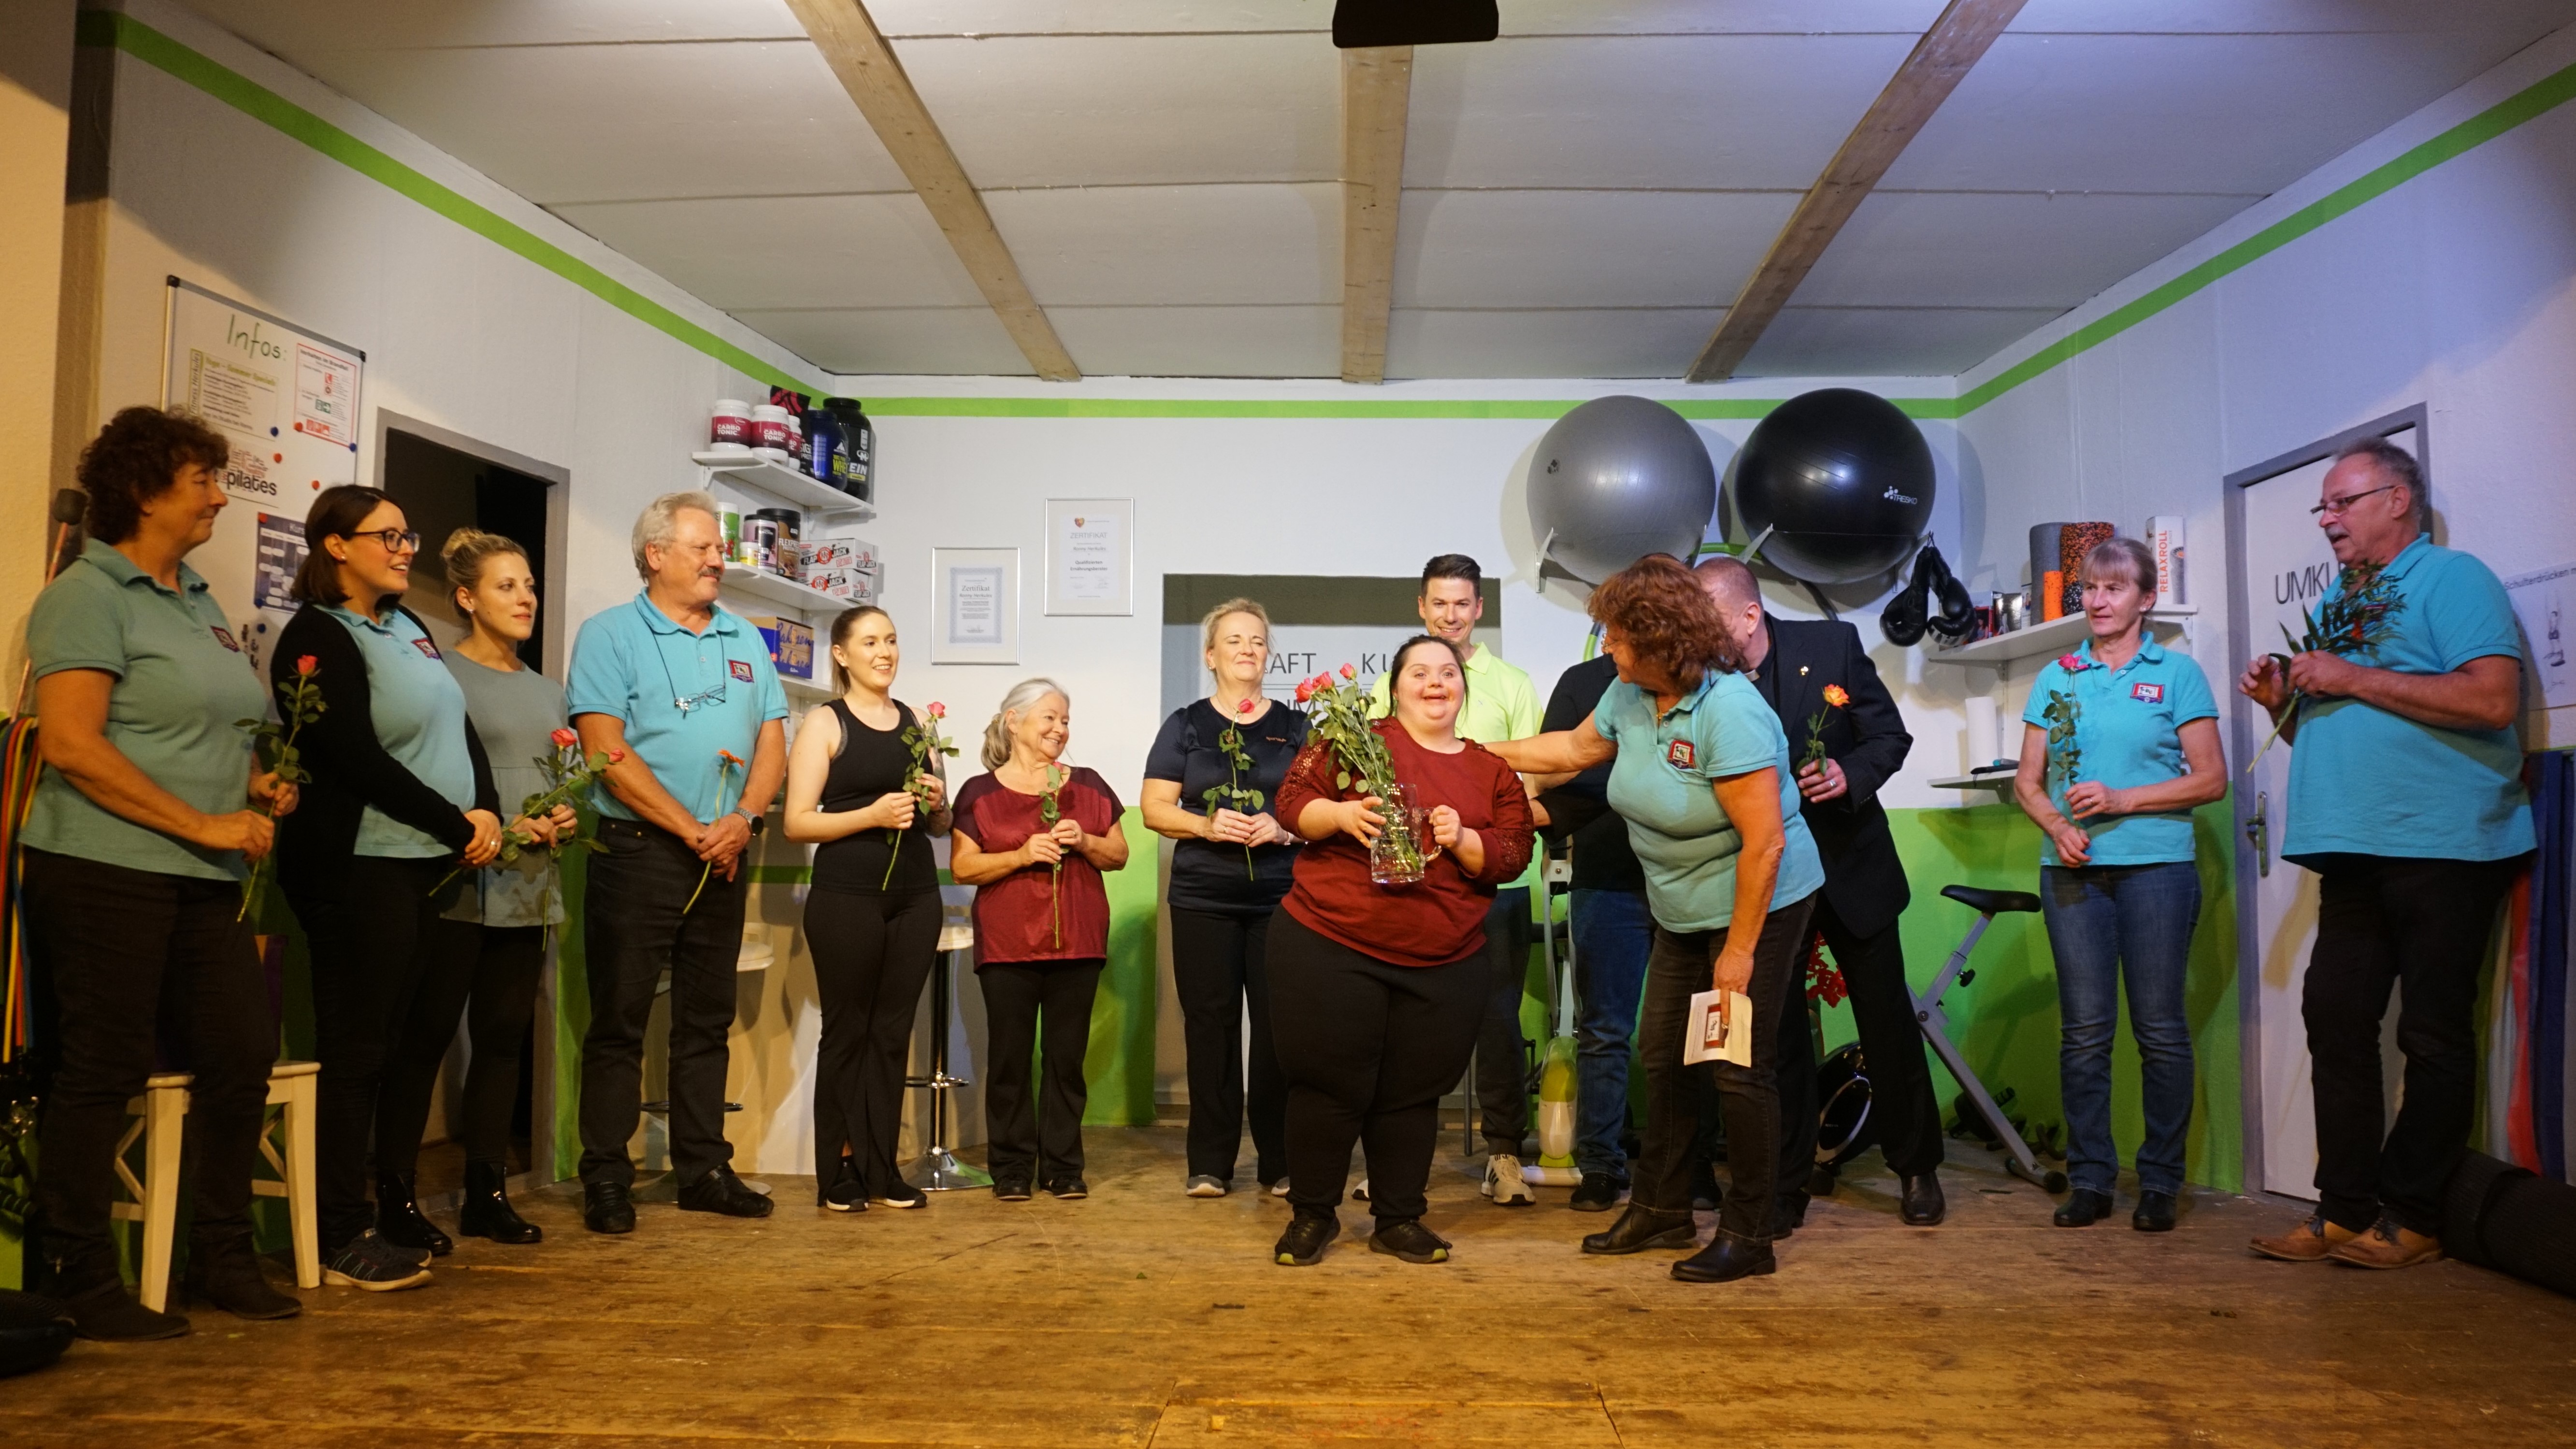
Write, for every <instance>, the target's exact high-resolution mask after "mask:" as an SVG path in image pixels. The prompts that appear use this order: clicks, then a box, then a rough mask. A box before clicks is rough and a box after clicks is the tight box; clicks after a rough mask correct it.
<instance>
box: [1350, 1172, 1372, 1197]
mask: <svg viewBox="0 0 2576 1449" xmlns="http://www.w3.org/2000/svg"><path fill="white" fill-rule="evenodd" d="M1351 1201H1353V1202H1367V1201H1368V1179H1367V1178H1365V1177H1363V1178H1361V1179H1360V1185H1359V1186H1357V1187H1355V1188H1352V1189H1351Z"/></svg>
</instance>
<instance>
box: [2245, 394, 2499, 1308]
mask: <svg viewBox="0 0 2576 1449" xmlns="http://www.w3.org/2000/svg"><path fill="white" fill-rule="evenodd" d="M2315 511H2316V514H2317V519H2318V523H2319V526H2321V527H2322V528H2324V529H2325V533H2326V539H2327V541H2328V542H2330V543H2331V544H2332V545H2333V546H2334V553H2335V559H2336V561H2337V562H2339V563H2341V564H2342V565H2343V566H2344V568H2345V570H2346V572H2345V574H2344V575H2343V577H2342V578H2341V579H2339V580H2338V581H2337V583H2336V584H2335V586H2334V587H2333V588H2331V589H2329V590H2327V592H2326V595H2325V597H2324V598H2323V599H2322V600H2320V602H2319V613H2320V616H2321V617H2322V616H2323V615H2324V613H2325V611H2326V609H2327V607H2328V606H2330V605H2331V604H2332V602H2333V601H2334V600H2335V599H2337V598H2338V597H2340V596H2341V595H2342V594H2343V592H2344V591H2345V590H2346V589H2348V588H2353V587H2356V586H2362V587H2369V588H2372V589H2373V590H2375V591H2376V592H2377V593H2378V594H2379V597H2380V598H2381V599H2382V600H2384V601H2385V602H2386V605H2387V610H2386V613H2385V614H2384V616H2383V618H2384V620H2385V630H2384V637H2383V638H2382V639H2381V640H2380V641H2379V643H2378V644H2377V646H2376V647H2375V648H2373V649H2366V650H2360V651H2356V652H2355V654H2354V656H2353V657H2346V656H2344V655H2340V654H2336V653H2331V652H2328V651H2324V650H2318V651H2313V652H2309V653H2303V654H2300V655H2298V656H2297V657H2295V658H2293V659H2292V660H2291V661H2290V667H2289V668H2288V669H2287V670H2286V671H2285V670H2283V669H2282V668H2281V667H2280V666H2279V665H2278V664H2277V663H2276V662H2275V661H2273V660H2272V659H2270V658H2258V659H2256V660H2255V661H2254V662H2253V663H2252V664H2251V665H2250V666H2248V667H2247V668H2246V671H2245V674H2244V677H2243V678H2242V679H2240V680H2239V681H2238V682H2237V688H2238V689H2240V690H2242V691H2243V692H2244V694H2245V695H2246V696H2247V697H2248V698H2250V699H2252V700H2254V701H2255V702H2256V703H2258V704H2260V705H2262V706H2263V707H2264V708H2265V709H2267V710H2269V711H2271V713H2272V716H2273V718H2274V719H2276V720H2279V721H2280V722H2281V724H2282V730H2281V735H2282V738H2283V740H2285V741H2289V742H2292V743H2293V745H2294V748H2295V751H2296V752H2295V753H2294V754H2292V755H2291V757H2290V815H2289V837H2288V840H2287V842H2286V844H2285V846H2284V848H2283V849H2282V851H2281V854H2282V856H2283V857H2284V858H2285V859H2288V860H2293V861H2296V862H2298V863H2299V864H2300V865H2303V866H2305V867H2307V868H2308V869H2310V870H2313V871H2315V872H2317V874H2318V876H2319V877H2320V881H2319V887H2320V889H2319V895H2318V902H2317V944H2316V950H2315V952H2314V954H2312V955H2311V956H2310V957H2309V958H2308V976H2307V981H2306V984H2305V987H2304V988H2303V991H2302V994H2301V1015H2302V1016H2303V1017H2304V1018H2305V1020H2306V1022H2307V1028H2308V1054H2309V1056H2310V1057H2311V1058H2313V1065H2312V1067H2311V1071H2310V1082H2311V1083H2312V1085H2313V1087H2314V1089H2315V1095H2316V1113H2317V1118H2316V1121H2317V1179H2316V1181H2317V1212H2316V1214H2315V1215H2314V1216H2312V1217H2311V1218H2309V1219H2308V1221H2307V1222H2305V1223H2302V1224H2301V1225H2299V1226H2298V1227H2296V1228H2293V1229H2291V1230H2290V1231H2289V1232H2286V1233H2283V1234H2281V1235H2280V1236H2279V1237H2276V1238H2258V1239H2256V1240H2255V1243H2254V1247H2255V1250H2256V1251H2257V1252H2261V1253H2264V1254H2267V1255H2269V1256H2271V1257H2275V1258H2284V1259H2288V1260H2290V1261H2293V1262H2309V1261H2317V1260H2322V1259H2325V1258H2329V1257H2331V1258H2336V1259H2340V1260H2342V1261H2344V1262H2348V1263H2355V1264H2359V1265H2360V1266H2363V1267H2368V1268H2402V1267H2406V1266H2408V1265H2410V1264H2414V1263H2421V1262H2425V1261H2427V1260H2430V1259H2433V1258H2438V1257H2440V1256H2441V1253H2442V1245H2441V1242H2440V1239H2439V1236H2438V1234H2439V1232H2440V1229H2441V1216H2442V1193H2443V1188H2444V1185H2445V1184H2446V1183H2447V1182H2448V1181H2449V1178H2450V1175H2451V1169H2452V1168H2453V1167H2454V1166H2455V1165H2456V1164H2457V1163H2458V1161H2459V1157H2460V1153H2461V1151H2462V1150H2463V1147H2464V1145H2465V1144H2466V1142H2467V1141H2468V1135H2469V1124H2470V1119H2471V1115H2472V1113H2473V1112H2474V1110H2475V1105H2476V1101H2477V1090H2478V1050H2479V1048H2478V1036H2477V1028H2476V1022H2475V1019H2474V1018H2475V1012H2476V1005H2477V994H2478V967H2479V965H2480V963H2481V961H2482V960H2483V959H2484V957H2485V954H2486V945H2487V937H2488V932H2489V931H2490V930H2491V929H2492V927H2493V925H2494V923H2495V913H2496V907H2497V905H2498V903H2499V902H2500V901H2501V900H2502V899H2503V896H2504V893H2505V891H2506V889H2507V888H2508V887H2509V886H2510V885H2511V884H2512V882H2513V878H2514V876H2515V874H2516V873H2517V872H2518V871H2519V870H2520V869H2521V868H2522V866H2523V864H2524V863H2525V858H2526V857H2527V856H2529V854H2530V853H2531V850H2532V846H2533V837H2532V829H2531V802H2530V800H2529V799H2528V798H2527V797H2526V796H2525V795H2524V793H2523V788H2522V750H2521V746H2520V744H2519V742H2518V741H2517V740H2516V738H2515V735H2514V723H2515V719H2516V716H2517V715H2519V714H2520V712H2521V707H2522V646H2521V639H2520V636H2519V635H2518V634H2517V633H2516V632H2515V629H2514V619H2513V609H2512V606H2511V605H2510V603H2509V602H2508V601H2507V600H2506V597H2505V591H2504V585H2503V584H2502V583H2500V582H2499V581H2498V580H2497V579H2496V576H2495V574H2494V572H2493V571H2491V570H2489V569H2488V568H2487V566H2486V565H2485V564H2483V563H2480V562H2479V561H2478V560H2477V559H2475V558H2472V557H2471V556H2469V555H2468V554H2464V553H2455V552H2453V551H2452V550H2450V549H2447V548H2438V547H2435V546H2434V544H2433V542H2432V535H2431V534H2430V533H2429V532H2427V531H2426V530H2427V529H2428V528H2429V527H2430V526H2431V509H2430V507H2429V506H2428V503H2427V500H2426V498H2425V494H2424V482H2423V475H2422V473H2421V471H2420V470H2419V469H2418V468H2417V466H2416V462H2415V459H2414V458H2413V457H2412V456H2410V455H2409V454H2407V453H2406V452H2404V451H2403V450H2401V449H2399V448H2396V447H2394V446H2392V445H2390V444H2389V443H2387V442H2384V441H2382V440H2379V439H2376V438H2373V439H2367V440H2365V441H2362V442H2357V443H2354V444H2352V445H2351V446H2349V447H2347V448H2345V449H2344V450H2343V451H2342V452H2341V453H2339V454H2337V455H2336V458H2335V462H2334V465H2333V466H2332V467H2331V468H2330V469H2328V470H2327V472H2326V476H2325V481H2324V483H2323V485H2322V487H2321V489H2320V497H2319V499H2318V503H2317V507H2316V510H2315ZM2355 569H2363V570H2369V569H2377V570H2378V571H2379V572H2378V579H2377V582H2376V583H2371V582H2370V581H2369V580H2368V579H2367V577H2366V576H2364V577H2361V578H2356V576H2355V574H2354V573H2353V572H2352V571H2353V570H2355ZM2294 695H2296V696H2300V697H2301V698H2300V699H2299V701H2298V703H2297V705H2296V708H2295V710H2294V709H2293V708H2292V702H2293V696H2294ZM2392 986H2402V988H2403V989H2402V991H2401V992H2400V999H2401V1002H2402V1005H2401V1007H2400V1011H2399V1016H2398V1023H2397V1041H2398V1046H2399V1048H2400V1049H2401V1050H2403V1051H2404V1053H2405V1055H2406V1089H2405V1100H2404V1103H2403V1105H2402V1106H2400V1108H2399V1109H2398V1113H2397V1120H2396V1122H2395V1123H2394V1124H2393V1125H2390V1124H2388V1123H2387V1122H2386V1119H2385V1116H2384V1113H2385V1108H2384V1106H2383V1102H2384V1098H2383V1097H2382V1095H2381V1085H2380V1074H2379V1051H2380V1047H2379V1042H2380V1019H2381V1017H2382V1016H2383V1015H2385V1014H2386V1012H2387V1010H2388V994H2389V990H2390V988H2391V987H2392Z"/></svg>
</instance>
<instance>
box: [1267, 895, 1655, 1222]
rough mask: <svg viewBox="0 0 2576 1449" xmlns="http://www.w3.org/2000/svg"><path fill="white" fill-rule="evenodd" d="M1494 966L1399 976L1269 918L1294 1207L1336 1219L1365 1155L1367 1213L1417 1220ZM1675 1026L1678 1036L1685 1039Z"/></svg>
mask: <svg viewBox="0 0 2576 1449" xmlns="http://www.w3.org/2000/svg"><path fill="white" fill-rule="evenodd" d="M1491 967H1492V962H1491V960H1490V958H1489V957H1487V956H1485V955H1483V954H1482V953H1479V954H1477V955H1474V956H1469V957H1467V958H1465V959H1464V960H1459V961H1452V962H1450V963H1449V964H1448V965H1446V966H1396V965H1391V964H1389V963H1387V962H1384V961H1380V960H1378V959H1377V958H1376V957H1374V956H1370V955H1366V954H1364V953H1362V952H1358V951H1354V950H1352V949H1351V948H1350V947H1348V946H1345V945H1342V944H1341V943H1340V942H1338V941H1334V940H1330V939H1328V938H1326V937H1324V936H1322V935H1319V934H1317V933H1316V932H1315V931H1313V930H1310V929H1308V928H1307V926H1306V925H1305V923H1304V922H1302V921H1299V920H1298V919H1297V918H1296V917H1294V916H1292V915H1290V914H1288V912H1287V911H1285V910H1284V909H1283V910H1281V911H1279V912H1277V913H1276V914H1274V915H1273V916H1272V917H1271V918H1270V1029H1271V1032H1272V1034H1273V1039H1274V1041H1275V1043H1276V1045H1277V1046H1278V1049H1279V1065H1280V1067H1281V1069H1282V1070H1284V1071H1285V1072H1286V1073H1287V1075H1288V1184H1289V1185H1288V1201H1289V1202H1291V1203H1293V1204H1295V1205H1296V1206H1298V1207H1300V1208H1323V1209H1330V1208H1332V1207H1335V1206H1336V1205H1338V1204H1339V1203H1340V1202H1341V1200H1342V1188H1343V1185H1344V1184H1345V1183H1347V1182H1348V1181H1349V1180H1350V1172H1351V1148H1352V1146H1353V1145H1354V1144H1357V1145H1359V1146H1361V1147H1363V1148H1365V1149H1366V1151H1367V1153H1368V1179H1369V1211H1370V1212H1371V1213H1372V1214H1374V1215H1375V1216H1377V1217H1378V1218H1380V1219H1383V1220H1386V1221H1390V1222H1392V1221H1396V1220H1399V1219H1404V1218H1418V1217H1420V1216H1422V1214H1423V1211H1424V1209H1425V1208H1426V1207H1427V1206H1428V1203H1427V1201H1426V1199H1425V1196H1424V1193H1425V1191H1426V1189H1427V1188H1428V1187H1429V1185H1430V1181H1431V1151H1432V1144H1433V1140H1434V1139H1435V1138H1437V1137H1438V1136H1439V1135H1440V1094H1441V1093H1443V1092H1445V1091H1447V1090H1449V1088H1451V1087H1452V1086H1454V1085H1456V1084H1457V1081H1458V1078H1459V1077H1460V1076H1461V1075H1462V1074H1464V1073H1465V1071H1466V1070H1467V1057H1468V1055H1469V1054H1470V1053H1471V1052H1473V1051H1474V1050H1475V1047H1476V1030H1477V1027H1478V1025H1479V1024H1480V1023H1481V1022H1482V1021H1483V1020H1484V1012H1485V1006H1486V1003H1487V1001H1488V1000H1489V999H1490V998H1491V994H1492V993H1491V991H1490V989H1489V988H1490V985H1491V981H1492V970H1491ZM1679 1029H1680V1028H1678V1027H1676V1028H1675V1030H1676V1031H1678V1030H1679Z"/></svg>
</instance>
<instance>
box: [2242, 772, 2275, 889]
mask: <svg viewBox="0 0 2576 1449" xmlns="http://www.w3.org/2000/svg"><path fill="white" fill-rule="evenodd" d="M2271 806H2272V797H2271V796H2270V795H2269V794H2267V793H2265V792H2263V791H2260V790H2257V791H2255V792H2254V813H2253V814H2252V815H2250V816H2248V817H2247V818H2246V821H2245V840H2246V843H2247V844H2249V845H2251V846H2253V847H2254V874H2256V875H2257V876H2260V877H2263V878H2264V879H2267V880H2268V879H2270V878H2271V875H2272V829H2271V826H2270V825H2269V824H2267V823H2266V821H2265V818H2264V817H2265V816H2267V815H2268V814H2270V812H2271Z"/></svg>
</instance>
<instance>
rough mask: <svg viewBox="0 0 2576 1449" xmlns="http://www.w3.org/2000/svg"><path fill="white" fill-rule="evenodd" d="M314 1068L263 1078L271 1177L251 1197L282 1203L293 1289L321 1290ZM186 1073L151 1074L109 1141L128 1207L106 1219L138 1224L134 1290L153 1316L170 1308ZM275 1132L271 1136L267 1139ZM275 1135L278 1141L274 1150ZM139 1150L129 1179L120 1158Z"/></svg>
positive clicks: (297, 1066) (282, 1065)
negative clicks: (138, 1166) (139, 1167)
mask: <svg viewBox="0 0 2576 1449" xmlns="http://www.w3.org/2000/svg"><path fill="white" fill-rule="evenodd" d="M321 1070H322V1067H321V1064H320V1063H318V1062H279V1063H278V1064H277V1065H276V1066H275V1067H273V1068H271V1069H270V1071H269V1074H268V1103H267V1105H268V1106H271V1107H275V1108H277V1109H279V1110H278V1118H277V1122H276V1125H275V1126H274V1127H272V1126H271V1125H270V1124H269V1123H267V1122H266V1121H262V1122H261V1124H260V1131H259V1155H260V1156H262V1157H264V1158H266V1159H268V1165H269V1167H270V1169H271V1170H273V1171H275V1172H276V1174H277V1177H276V1179H275V1180H274V1181H264V1180H261V1179H258V1178H253V1179H252V1180H251V1185H250V1190H251V1192H252V1193H253V1194H254V1195H256V1196H259V1197H282V1198H284V1199H286V1221H287V1229H288V1233H289V1235H290V1236H291V1237H292V1238H293V1239H294V1245H295V1286H297V1287H298V1288H319V1287H321V1286H322V1240H321V1231H320V1224H319V1223H318V1222H317V1221H316V1208H315V1206H314V1196H313V1109H314V1100H315V1092H314V1088H315V1084H316V1079H317V1076H318V1074H319V1073H320V1072H321ZM195 1080H196V1078H195V1077H193V1076H192V1075H190V1074H189V1073H187V1072H156V1073H154V1074H153V1075H152V1076H151V1077H150V1078H149V1079H147V1080H146V1081H145V1082H144V1084H143V1095H142V1096H140V1097H136V1098H134V1099H133V1100H131V1101H129V1102H127V1103H126V1104H125V1110H126V1111H127V1112H129V1113H131V1114H133V1116H134V1119H135V1120H134V1123H133V1125H132V1126H129V1127H127V1128H126V1129H125V1135H124V1136H123V1137H121V1138H119V1139H117V1143H116V1176H117V1180H118V1181H119V1182H121V1183H123V1184H124V1186H125V1190H126V1192H128V1193H129V1194H131V1195H132V1197H133V1199H134V1200H133V1201H132V1202H120V1203H112V1204H110V1205H109V1207H108V1216H109V1217H110V1218H112V1219H114V1220H116V1221H118V1222H128V1223H141V1224H142V1225H143V1272H142V1280H141V1283H140V1285H139V1287H140V1296H141V1297H142V1300H143V1306H144V1307H146V1308H149V1309H151V1310H152V1311H153V1312H155V1313H158V1312H161V1311H162V1310H164V1309H166V1308H167V1307H169V1304H170V1250H171V1240H172V1238H173V1237H174V1236H175V1235H176V1232H177V1229H178V1223H179V1161H180V1149H181V1148H182V1146H184V1134H185V1132H186V1124H187V1117H188V1087H189V1084H190V1083H192V1082H194V1081H195ZM272 1133H275V1134H276V1136H272V1135H271V1134H272ZM277 1137H283V1138H284V1139H285V1141H284V1150H283V1151H282V1152H281V1151H280V1144H279V1143H278V1141H277V1140H276V1139H277ZM138 1141H139V1142H141V1143H142V1144H143V1176H142V1178H141V1179H140V1180H137V1179H136V1177H135V1175H134V1169H133V1168H132V1167H131V1166H129V1165H127V1163H126V1160H125V1155H126V1154H127V1153H128V1152H131V1151H132V1150H133V1149H134V1144H135V1143H136V1142H138Z"/></svg>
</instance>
